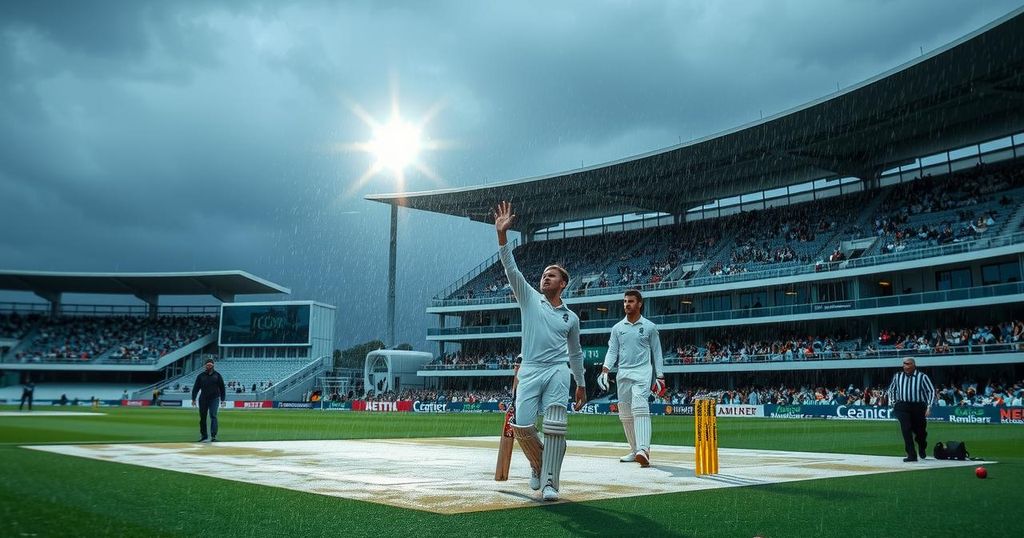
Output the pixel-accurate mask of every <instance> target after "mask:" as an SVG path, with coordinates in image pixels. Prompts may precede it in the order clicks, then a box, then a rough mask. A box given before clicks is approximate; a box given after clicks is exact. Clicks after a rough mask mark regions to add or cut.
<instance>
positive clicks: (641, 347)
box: [604, 316, 665, 376]
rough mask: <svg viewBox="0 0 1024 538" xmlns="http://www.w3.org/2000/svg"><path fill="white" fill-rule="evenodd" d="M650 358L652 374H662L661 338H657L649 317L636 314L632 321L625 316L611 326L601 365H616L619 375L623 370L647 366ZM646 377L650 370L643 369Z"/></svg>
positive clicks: (613, 366)
mask: <svg viewBox="0 0 1024 538" xmlns="http://www.w3.org/2000/svg"><path fill="white" fill-rule="evenodd" d="M651 359H653V360H654V373H655V374H656V375H658V376H661V375H663V374H664V370H665V366H664V363H665V359H664V357H663V356H662V354H661V339H660V338H658V326H657V325H655V324H654V322H652V321H651V320H649V319H647V318H645V317H643V316H640V319H638V320H636V323H630V322H629V320H628V319H626V318H623V319H622V321H620V322H618V323H616V324H615V326H614V327H612V334H611V336H610V337H609V338H608V354H607V355H605V357H604V367H605V368H608V369H609V370H611V369H612V368H616V367H618V369H619V375H620V376H622V375H623V373H624V371H628V370H639V369H641V368H644V369H646V368H650V367H651ZM646 372H647V375H648V376H650V370H646Z"/></svg>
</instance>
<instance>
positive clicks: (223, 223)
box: [0, 0, 1021, 351]
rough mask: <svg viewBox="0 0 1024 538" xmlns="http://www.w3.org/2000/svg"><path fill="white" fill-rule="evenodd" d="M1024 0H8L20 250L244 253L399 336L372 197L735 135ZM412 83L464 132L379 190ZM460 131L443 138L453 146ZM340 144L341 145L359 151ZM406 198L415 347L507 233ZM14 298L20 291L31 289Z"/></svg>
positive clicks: (40, 265) (73, 261) (364, 329)
mask: <svg viewBox="0 0 1024 538" xmlns="http://www.w3.org/2000/svg"><path fill="white" fill-rule="evenodd" d="M1020 5H1021V2H1020V1H1002V0H1000V1H985V2H973V1H967V0H962V1H937V0H914V1H899V2H897V1H870V0H856V1H848V2H835V1H822V0H807V1H788V2H781V1H772V2H723V1H720V0H718V1H716V0H708V1H689V2H656V1H635V2H631V1H617V2H594V1H581V2H550V1H538V2H524V1H515V2H503V3H494V2H471V1H459V2H441V1H429V2H420V1H409V2H314V1H308V0H304V1H301V2H285V1H277V0H274V1H265V2H259V1H252V2H246V1H243V0H231V1H225V2H213V1H209V0H203V1H142V0H126V1H92V2H84V1H67V2H58V1H52V0H50V1H34V2H28V1H24V2H12V1H9V2H2V3H0V268H2V269H22V270H51V271H191V270H228V269H242V270H245V271H249V272H251V273H253V274H255V275H257V276H260V277H263V278H266V279H269V280H271V281H274V282H277V283H279V284H282V285H284V286H286V287H289V288H291V289H292V290H293V294H292V296H291V298H293V299H312V300H318V301H323V302H327V303H330V304H334V305H337V306H338V307H339V309H338V315H339V320H340V321H339V324H338V334H337V338H336V339H337V341H338V344H339V346H341V347H348V346H350V345H353V344H355V343H360V342H363V341H366V340H370V339H375V338H380V339H384V337H385V334H386V321H385V316H386V287H387V241H388V228H389V207H388V206H386V205H382V204H379V203H375V202H369V201H366V200H364V199H363V196H365V195H366V194H371V193H389V192H395V191H397V190H400V189H402V188H404V190H407V191H421V190H429V189H434V188H439V187H446V186H470V185H479V184H483V183H488V182H493V181H498V180H509V179H517V178H522V177H528V176H535V175H541V174H549V173H554V172H559V171H563V170H567V169H572V168H578V167H579V166H580V164H581V163H583V164H585V165H587V166H589V165H593V164H597V163H601V162H606V161H611V160H615V159H619V158H622V157H626V156H629V155H634V154H637V153H642V152H647V151H651V150H655V149H658V148H662V147H666V146H670V145H674V144H678V143H679V142H680V141H686V140H688V139H692V138H696V137H700V136H705V135H709V134H713V133H715V132H718V131H722V130H725V129H729V128H732V127H736V126H738V125H741V124H744V123H747V122H750V121H753V120H756V119H758V118H759V117H760V115H761V114H762V113H763V114H764V115H765V116H767V115H770V114H774V113H776V112H780V111H782V110H785V109H788V108H791V107H794V106H798V105H800V104H803V103H805V102H807V101H810V100H813V99H816V98H819V97H823V96H826V95H828V94H830V93H832V92H835V90H836V86H837V85H839V86H840V87H846V86H849V85H853V84H856V83H858V82H860V81H862V80H864V79H866V78H869V77H872V76H874V75H877V74H879V73H881V72H883V71H885V70H888V69H891V68H893V67H896V66H898V65H900V64H902V63H904V62H907V61H909V60H912V59H914V58H915V57H918V56H919V55H920V54H921V51H922V50H923V51H925V52H928V51H929V50H932V49H935V48H938V47H941V46H943V45H945V44H947V43H948V42H950V41H953V40H955V39H957V38H959V37H961V36H963V35H964V34H967V33H969V32H971V31H974V30H976V29H977V28H979V27H981V26H983V25H985V24H987V23H989V22H991V21H993V20H995V19H997V18H999V17H1001V16H1003V15H1005V14H1006V13H1008V12H1010V11H1012V10H1013V9H1015V8H1017V7H1019V6H1020ZM393 96H397V102H398V103H399V107H400V111H401V114H402V116H403V117H404V118H406V119H408V120H410V121H413V122H421V121H423V118H427V117H429V118H430V120H429V121H428V122H426V124H425V126H424V135H425V136H426V137H427V138H428V139H429V140H431V141H434V142H437V143H439V144H438V145H443V146H444V147H443V149H437V150H431V151H426V152H424V153H423V154H421V155H420V158H419V161H420V162H421V163H422V165H423V166H424V167H426V168H428V169H429V170H431V171H432V172H433V174H432V175H433V176H434V177H431V175H428V174H424V173H421V172H419V171H418V170H416V169H412V170H410V171H409V172H408V173H407V175H406V178H405V183H404V186H402V185H398V184H397V182H396V180H395V178H394V177H392V175H390V174H383V173H382V174H378V175H376V176H374V177H372V178H370V179H369V180H368V181H366V182H365V183H364V184H362V185H357V183H356V182H357V180H358V179H359V178H360V177H363V176H364V174H365V173H366V171H367V170H368V168H369V167H370V165H371V164H372V162H373V159H372V157H371V156H369V155H368V154H366V153H364V152H361V151H356V150H352V149H348V150H345V149H344V148H345V147H346V145H351V144H354V143H358V142H363V141H366V140H368V139H369V138H370V137H371V130H370V128H369V127H368V126H367V124H366V123H365V122H364V121H363V120H362V119H360V117H359V116H358V115H357V114H356V113H355V112H354V111H353V110H354V109H355V108H359V109H361V110H363V111H365V112H366V114H368V115H369V116H370V117H373V118H376V119H377V120H380V121H383V120H386V119H387V118H388V117H389V116H390V113H391V103H392V97H393ZM442 142H443V144H440V143H442ZM339 148H340V149H339ZM494 245H495V243H494V232H493V230H492V229H491V228H489V227H488V226H486V225H483V224H479V223H470V222H468V221H465V220H462V219H457V218H454V217H447V216H441V215H434V214H427V213H419V212H410V211H408V210H402V211H401V212H400V221H399V257H398V264H399V270H398V340H399V341H400V342H409V343H411V344H413V346H414V347H416V348H417V349H423V350H430V351H436V348H434V347H433V346H428V345H427V343H426V337H425V335H426V328H427V326H428V324H429V323H430V322H431V321H430V320H429V318H428V316H427V315H426V314H425V313H424V309H425V308H426V306H427V304H428V302H429V299H430V298H431V297H432V296H433V295H434V294H435V293H437V292H438V291H439V290H440V289H442V288H444V287H445V286H446V285H448V284H449V283H451V282H452V281H454V280H455V279H457V278H458V277H460V276H462V275H463V274H464V273H465V272H466V271H468V270H470V269H471V268H473V267H475V266H476V265H477V264H479V263H480V262H481V261H483V260H484V259H486V258H487V257H489V256H490V255H492V254H493V253H494V251H495V246H494ZM8 297H10V295H8Z"/></svg>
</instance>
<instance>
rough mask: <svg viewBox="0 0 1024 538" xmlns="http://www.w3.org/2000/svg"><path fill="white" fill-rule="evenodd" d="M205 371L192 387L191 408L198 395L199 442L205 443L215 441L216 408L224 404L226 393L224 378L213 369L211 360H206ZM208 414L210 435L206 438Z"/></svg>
mask: <svg viewBox="0 0 1024 538" xmlns="http://www.w3.org/2000/svg"><path fill="white" fill-rule="evenodd" d="M204 368H206V370H205V371H203V372H202V373H200V374H199V375H198V376H197V377H196V384H195V385H192V406H193V407H195V405H196V395H197V394H198V395H199V436H200V437H199V442H200V443H205V442H206V441H207V439H209V440H210V441H216V440H217V408H219V407H220V406H221V405H223V404H224V400H225V399H226V398H227V391H226V390H225V387H224V378H223V377H221V376H220V372H218V371H216V370H214V369H213V359H207V360H206V364H205V365H204ZM207 413H209V414H210V433H211V434H212V435H211V436H210V437H209V438H207V436H206V414H207Z"/></svg>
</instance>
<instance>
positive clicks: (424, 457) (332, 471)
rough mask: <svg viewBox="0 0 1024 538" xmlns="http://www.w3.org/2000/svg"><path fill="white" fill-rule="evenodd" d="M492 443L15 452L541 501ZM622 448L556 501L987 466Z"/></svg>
mask: <svg viewBox="0 0 1024 538" xmlns="http://www.w3.org/2000/svg"><path fill="white" fill-rule="evenodd" d="M497 446H498V438H496V437H495V438H490V437H447V438H428V439H366V440H350V441H349V440H338V441H254V442H218V443H213V444H199V443H158V444H95V445H46V446H28V447H25V448H30V449H33V450H42V451H46V452H54V453H58V454H66V455H72V456H80V457H84V458H92V459H98V460H103V461H111V462H117V463H127V464H131V465H140V466H143V467H152V468H156V469H165V470H169V471H179V472H183V473H194V474H198V475H202V476H208V477H216V478H223V479H225V480H236V481H240V482H248V483H252V484H260V485H264V486H271V487H279V488H287V489H292V490H296V491H304V492H308V493H317V494H321V495H331V496H335V497H344V498H347V499H357V500H361V501H368V502H374V503H382V504H388V505H392V506H398V507H402V508H411V509H415V510H425V511H429V512H436V513H442V514H455V513H461V512H477V511H482V510H500V509H506V508H521V507H528V506H537V505H540V504H542V502H541V501H539V500H538V498H539V495H538V492H535V491H532V490H530V488H529V486H528V483H527V482H528V478H529V474H530V468H529V464H528V463H527V462H526V459H525V457H524V456H523V455H522V452H520V451H519V449H518V447H516V451H515V453H514V455H513V460H512V469H511V472H510V473H509V475H510V478H509V480H508V481H507V482H495V481H494V466H495V459H496V455H497ZM625 451H626V449H625V448H624V445H623V444H621V443H608V442H590V441H570V442H569V449H568V452H567V453H566V456H565V463H564V464H563V467H562V483H561V502H566V501H569V502H572V501H576V502H579V501H591V500H599V499H612V498H617V497H632V496H637V495H651V494H659V493H679V492H686V491H698V490H703V489H712V488H725V487H737V486H753V485H759V484H774V483H780V482H792V481H797V480H813V479H818V478H834V477H843V476H855V475H864V474H873V473H889V472H900V471H915V470H922V469H933V468H939V467H956V466H972V465H979V464H981V463H987V462H978V461H937V460H934V459H928V460H924V461H920V462H917V463H904V462H903V461H902V458H901V457H896V456H892V457H885V456H862V455H856V454H824V453H812V452H782V451H769V450H740V449H731V448H720V449H719V461H720V470H721V473H720V474H718V475H715V476H701V477H697V476H695V475H694V472H693V469H694V452H693V447H686V446H667V445H655V446H654V447H653V449H652V453H651V460H652V461H651V467H649V468H646V469H644V468H641V467H640V466H639V465H637V464H635V463H619V462H618V458H619V456H621V455H622V454H623V453H625Z"/></svg>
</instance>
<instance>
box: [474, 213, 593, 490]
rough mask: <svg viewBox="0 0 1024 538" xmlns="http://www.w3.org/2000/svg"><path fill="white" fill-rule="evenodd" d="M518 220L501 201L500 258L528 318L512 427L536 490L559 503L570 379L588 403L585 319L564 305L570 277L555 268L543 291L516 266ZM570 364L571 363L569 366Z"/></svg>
mask: <svg viewBox="0 0 1024 538" xmlns="http://www.w3.org/2000/svg"><path fill="white" fill-rule="evenodd" d="M515 218H516V216H515V214H513V213H512V204H510V203H509V202H501V203H500V204H498V208H497V210H496V211H495V212H494V229H495V230H496V231H497V233H498V247H499V248H498V254H499V257H500V258H501V264H502V266H503V267H504V268H505V275H506V276H507V277H508V282H509V285H510V286H511V288H512V293H513V294H514V295H515V298H516V302H517V303H519V310H520V312H521V314H522V327H523V337H522V353H523V362H522V364H521V365H520V367H519V374H518V379H519V381H518V385H517V387H516V416H515V423H514V424H512V428H513V430H514V432H515V436H516V439H518V440H519V446H520V447H521V448H522V449H523V452H524V453H525V454H526V459H527V460H529V461H530V467H531V468H532V471H533V472H532V475H531V476H530V488H531V489H533V490H535V491H536V490H539V489H541V488H543V490H542V491H541V498H543V499H544V500H545V501H557V500H558V495H559V485H560V484H559V477H560V476H561V470H562V460H563V459H564V458H565V434H566V431H567V430H568V426H569V424H568V418H567V416H568V413H567V412H568V409H567V406H568V403H569V377H570V372H571V374H572V377H573V378H575V379H576V395H575V396H576V397H575V407H576V409H577V410H579V409H580V408H582V407H583V404H584V403H586V399H587V391H586V382H585V381H584V379H583V348H582V347H581V346H580V319H579V317H577V316H576V313H575V312H573V311H572V310H569V307H568V306H566V305H565V303H564V302H563V301H562V291H563V290H564V289H565V287H566V286H567V285H568V284H569V273H568V272H567V271H566V270H565V269H564V268H562V267H561V266H559V265H549V266H547V267H546V268H545V269H544V273H543V274H542V275H541V277H540V292H538V291H537V290H535V289H533V287H531V286H530V284H529V283H527V282H526V278H524V277H523V273H521V272H520V271H519V267H518V266H516V260H515V258H514V257H513V256H512V246H511V245H509V244H508V238H507V237H506V234H507V232H508V230H509V229H510V228H511V227H512V222H513V221H514V220H515ZM566 364H568V365H569V367H568V368H566ZM542 412H543V415H544V442H543V444H542V443H541V440H540V437H539V436H538V434H537V425H536V421H537V416H538V415H539V414H540V413H542Z"/></svg>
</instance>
